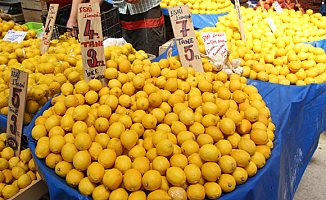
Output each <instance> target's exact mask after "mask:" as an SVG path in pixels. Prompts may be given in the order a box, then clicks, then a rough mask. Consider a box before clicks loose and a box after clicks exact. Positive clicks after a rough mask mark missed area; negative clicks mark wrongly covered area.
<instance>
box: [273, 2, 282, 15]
mask: <svg viewBox="0 0 326 200" xmlns="http://www.w3.org/2000/svg"><path fill="white" fill-rule="evenodd" d="M273 7H274V8H275V10H276V12H277V13H278V14H281V13H282V12H283V9H282V7H281V6H280V4H279V3H278V1H275V2H274V3H273Z"/></svg>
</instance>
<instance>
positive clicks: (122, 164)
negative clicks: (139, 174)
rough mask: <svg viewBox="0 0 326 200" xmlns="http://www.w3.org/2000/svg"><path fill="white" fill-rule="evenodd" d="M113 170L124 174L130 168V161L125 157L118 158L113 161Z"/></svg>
mask: <svg viewBox="0 0 326 200" xmlns="http://www.w3.org/2000/svg"><path fill="white" fill-rule="evenodd" d="M115 168H117V169H118V170H120V171H121V172H122V173H123V174H124V173H125V172H126V171H127V170H128V169H130V168H131V159H130V158H129V157H128V156H126V155H121V156H118V157H117V158H116V160H115Z"/></svg>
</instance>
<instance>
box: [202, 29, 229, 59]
mask: <svg viewBox="0 0 326 200" xmlns="http://www.w3.org/2000/svg"><path fill="white" fill-rule="evenodd" d="M201 36H202V38H203V41H204V45H205V49H206V54H207V55H208V56H210V57H214V56H215V55H216V54H218V53H221V54H222V55H223V56H224V58H226V56H227V50H228V46H227V41H226V34H225V33H214V32H202V33H201Z"/></svg>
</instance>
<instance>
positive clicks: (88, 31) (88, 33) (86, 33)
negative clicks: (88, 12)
mask: <svg viewBox="0 0 326 200" xmlns="http://www.w3.org/2000/svg"><path fill="white" fill-rule="evenodd" d="M94 35H95V36H96V35H98V33H95V32H94V30H91V20H89V19H88V20H87V21H86V27H85V31H84V36H88V37H89V39H93V38H94V37H93V36H94Z"/></svg>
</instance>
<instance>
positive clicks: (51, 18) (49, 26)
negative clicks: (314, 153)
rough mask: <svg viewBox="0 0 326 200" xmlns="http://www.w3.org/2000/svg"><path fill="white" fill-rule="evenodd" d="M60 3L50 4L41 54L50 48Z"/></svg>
mask: <svg viewBox="0 0 326 200" xmlns="http://www.w3.org/2000/svg"><path fill="white" fill-rule="evenodd" d="M58 8H59V4H50V8H49V12H48V17H47V18H46V23H45V29H44V33H43V38H42V42H41V47H40V50H41V54H45V53H46V52H47V51H48V50H49V44H50V41H51V38H52V33H53V26H54V23H55V20H56V18H57V12H58Z"/></svg>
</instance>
